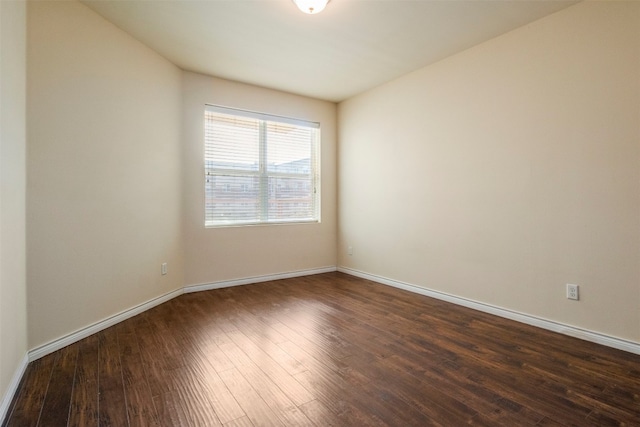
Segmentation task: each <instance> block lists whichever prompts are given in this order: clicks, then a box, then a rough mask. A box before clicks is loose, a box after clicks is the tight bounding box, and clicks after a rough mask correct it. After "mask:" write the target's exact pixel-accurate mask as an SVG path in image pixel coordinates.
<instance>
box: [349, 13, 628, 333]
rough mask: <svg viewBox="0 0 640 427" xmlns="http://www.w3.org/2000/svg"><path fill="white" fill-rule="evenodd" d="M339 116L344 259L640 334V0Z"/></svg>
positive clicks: (561, 21)
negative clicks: (574, 291) (576, 288)
mask: <svg viewBox="0 0 640 427" xmlns="http://www.w3.org/2000/svg"><path fill="white" fill-rule="evenodd" d="M338 121H339V124H340V126H339V137H338V139H339V151H338V157H339V174H338V175H339V182H340V194H339V224H340V228H339V265H340V266H343V267H347V268H351V269H355V270H359V271H362V272H365V273H369V274H375V275H379V276H382V277H387V278H390V279H393V280H397V281H402V282H406V283H411V284H414V285H417V286H421V287H425V288H429V289H434V290H437V291H440V292H445V293H449V294H452V295H456V296H460V297H463V298H468V299H472V300H475V301H479V302H483V303H487V304H492V305H495V306H498V307H503V308H506V309H509V310H514V311H517V312H520V313H525V314H529V315H533V316H537V317H540V318H544V319H549V320H552V321H555V322H560V323H563V324H568V325H573V326H576V327H579V328H583V329H587V330H590V331H594V332H598V333H602V334H606V335H610V336H614V337H619V338H622V339H627V340H632V341H635V342H640V3H638V2H582V3H580V4H578V5H575V6H572V7H569V8H567V9H565V10H563V11H560V12H558V13H556V14H553V15H550V16H548V17H546V18H543V19H541V20H539V21H536V22H534V23H532V24H530V25H527V26H524V27H522V28H519V29H517V30H515V31H512V32H510V33H507V34H505V35H503V36H500V37H498V38H496V39H493V40H491V41H489V42H486V43H484V44H481V45H478V46H476V47H474V48H472V49H469V50H467V51H465V52H462V53H460V54H458V55H456V56H453V57H450V58H448V59H446V60H444V61H441V62H439V63H437V64H434V65H432V66H429V67H426V68H423V69H421V70H418V71H416V72H414V73H411V74H409V75H407V76H404V77H402V78H400V79H397V80H395V81H393V82H390V83H388V84H385V85H383V86H380V87H378V88H376V89H373V90H371V91H368V92H366V93H364V94H361V95H359V96H357V97H355V98H352V99H350V100H347V101H345V102H343V103H341V104H340V105H339V107H338ZM349 246H352V247H353V254H352V255H349V254H348V251H347V248H348V247H349ZM567 283H575V284H579V285H580V292H581V293H580V301H579V302H576V301H569V300H567V299H566V298H565V284H567Z"/></svg>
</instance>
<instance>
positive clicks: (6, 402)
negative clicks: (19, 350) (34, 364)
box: [0, 354, 29, 424]
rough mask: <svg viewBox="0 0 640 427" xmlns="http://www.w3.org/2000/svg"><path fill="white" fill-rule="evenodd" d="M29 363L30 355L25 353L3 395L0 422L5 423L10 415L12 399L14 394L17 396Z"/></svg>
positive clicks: (0, 402)
mask: <svg viewBox="0 0 640 427" xmlns="http://www.w3.org/2000/svg"><path fill="white" fill-rule="evenodd" d="M28 364H29V357H28V356H27V355H26V354H25V355H24V357H23V358H22V360H21V361H20V364H19V365H18V369H16V372H15V373H14V374H13V377H12V378H11V382H10V383H9V387H8V388H7V390H6V391H5V393H4V396H2V401H0V424H2V423H4V421H5V420H6V418H7V416H8V415H9V414H8V412H9V408H10V406H11V401H12V400H13V396H15V394H16V392H17V391H18V386H19V385H20V381H22V376H23V375H24V371H25V370H26V369H27V365H28Z"/></svg>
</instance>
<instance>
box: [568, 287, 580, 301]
mask: <svg viewBox="0 0 640 427" xmlns="http://www.w3.org/2000/svg"><path fill="white" fill-rule="evenodd" d="M578 289H579V286H578V285H572V284H570V283H567V298H568V299H573V300H576V301H577V300H579V299H580V294H579V292H578Z"/></svg>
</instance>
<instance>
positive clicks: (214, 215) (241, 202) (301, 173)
mask: <svg viewBox="0 0 640 427" xmlns="http://www.w3.org/2000/svg"><path fill="white" fill-rule="evenodd" d="M319 146H320V125H319V124H318V123H313V122H306V121H302V120H297V119H290V118H286V117H278V116H271V115H268V114H262V113H255V112H251V111H243V110H236V109H231V108H225V107H218V106H207V107H206V108H205V112H204V164H205V170H204V172H205V177H204V178H205V187H204V188H205V213H204V216H205V226H207V227H218V226H229V225H247V224H263V223H269V224H272V223H286V222H319V221H320V188H319V186H320V167H319V154H318V153H319V152H320V151H319Z"/></svg>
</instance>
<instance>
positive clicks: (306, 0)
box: [293, 0, 331, 15]
mask: <svg viewBox="0 0 640 427" xmlns="http://www.w3.org/2000/svg"><path fill="white" fill-rule="evenodd" d="M329 1H331V0H293V2H294V3H295V4H296V6H298V9H300V10H301V11H303V12H304V13H308V14H309V15H315V14H316V13H320V12H322V11H323V10H324V8H325V7H326V6H327V3H329Z"/></svg>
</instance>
